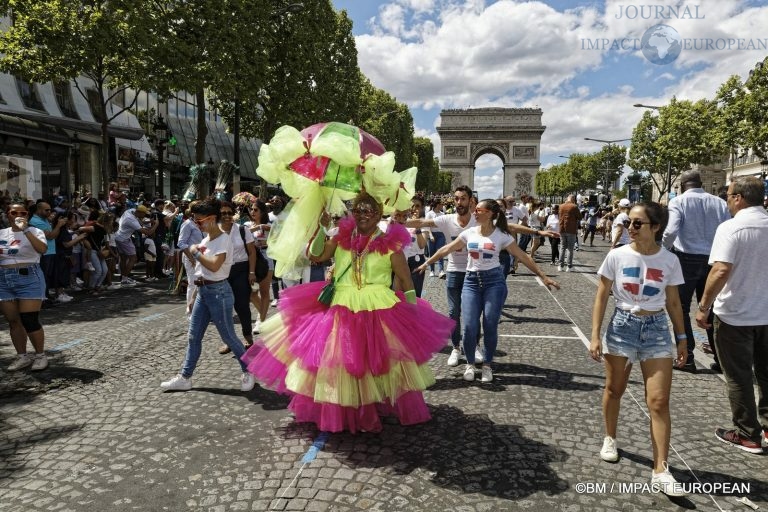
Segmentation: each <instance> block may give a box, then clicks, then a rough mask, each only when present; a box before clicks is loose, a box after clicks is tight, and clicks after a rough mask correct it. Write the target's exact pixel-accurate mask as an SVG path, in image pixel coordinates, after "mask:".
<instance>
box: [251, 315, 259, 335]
mask: <svg viewBox="0 0 768 512" xmlns="http://www.w3.org/2000/svg"><path fill="white" fill-rule="evenodd" d="M251 332H253V334H259V333H260V332H261V320H259V319H256V321H255V322H253V330H252V331H251Z"/></svg>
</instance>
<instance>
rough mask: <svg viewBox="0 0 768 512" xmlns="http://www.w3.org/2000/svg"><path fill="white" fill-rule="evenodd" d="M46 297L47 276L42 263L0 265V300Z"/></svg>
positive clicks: (41, 298) (39, 298) (40, 298)
mask: <svg viewBox="0 0 768 512" xmlns="http://www.w3.org/2000/svg"><path fill="white" fill-rule="evenodd" d="M16 299H28V300H43V299H45V276H44V275H43V271H42V269H41V268H40V265H38V264H37V263H35V264H34V265H30V266H28V267H19V268H2V267H0V301H6V300H16Z"/></svg>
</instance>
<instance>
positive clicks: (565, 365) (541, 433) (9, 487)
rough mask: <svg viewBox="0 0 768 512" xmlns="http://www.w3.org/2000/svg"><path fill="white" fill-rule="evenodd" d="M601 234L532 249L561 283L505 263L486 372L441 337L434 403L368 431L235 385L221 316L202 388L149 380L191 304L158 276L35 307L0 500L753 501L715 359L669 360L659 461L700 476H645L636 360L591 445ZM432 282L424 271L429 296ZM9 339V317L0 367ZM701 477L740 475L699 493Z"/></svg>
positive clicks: (439, 292)
mask: <svg viewBox="0 0 768 512" xmlns="http://www.w3.org/2000/svg"><path fill="white" fill-rule="evenodd" d="M596 244H597V243H596ZM600 245H601V247H599V248H598V247H595V248H585V249H584V250H582V251H580V252H578V253H577V254H576V259H577V266H576V269H575V270H576V271H575V272H572V273H558V272H553V270H554V267H550V266H549V263H548V257H549V251H548V248H544V249H542V251H541V252H540V255H541V256H543V257H545V258H547V261H546V262H544V263H542V268H543V269H544V270H545V271H547V272H548V273H549V274H551V275H553V274H556V275H557V279H558V280H560V281H561V283H562V285H563V289H562V290H560V291H554V292H552V293H551V294H550V293H549V292H548V291H547V290H546V288H544V287H542V286H540V285H539V283H538V282H537V280H536V279H535V278H534V277H533V276H532V275H530V274H529V273H528V271H527V270H526V269H524V268H523V267H521V268H520V269H519V272H518V275H515V276H510V277H509V278H508V283H509V296H508V299H507V303H506V304H505V308H504V313H503V317H502V322H501V325H500V330H499V332H500V340H499V349H498V352H497V356H496V365H495V369H494V381H493V382H492V383H490V384H481V383H480V382H479V381H475V382H472V383H468V382H465V381H464V380H462V378H461V375H462V373H463V365H460V366H458V367H456V368H450V367H447V366H446V365H445V361H446V359H447V357H448V353H449V350H448V348H447V347H446V349H445V350H444V351H443V353H442V354H438V355H437V356H436V357H435V358H434V359H433V360H432V362H431V367H432V368H433V370H434V371H435V374H436V377H437V383H436V384H435V385H434V386H433V387H432V388H430V389H429V390H428V391H427V392H426V394H425V397H426V400H427V402H428V403H429V405H430V408H431V411H432V416H433V419H432V421H430V422H428V423H426V424H423V425H419V426H413V427H402V426H400V425H398V424H397V423H396V422H394V421H389V420H388V421H387V422H386V425H385V427H384V430H383V432H382V433H380V434H358V435H350V434H332V435H327V434H324V433H320V432H317V431H316V430H315V429H314V428H312V427H311V426H310V425H307V424H296V423H294V422H293V420H292V417H291V414H290V413H289V412H288V411H287V410H286V409H285V407H286V405H287V402H288V401H287V399H286V398H285V397H282V396H278V395H275V394H274V393H271V392H269V391H265V390H263V389H261V388H259V387H257V388H256V389H254V390H253V391H252V392H250V393H245V394H243V393H241V392H240V391H239V384H238V377H239V368H238V367H237V365H236V363H235V362H234V361H233V360H232V359H231V357H230V356H220V355H218V354H217V353H216V349H217V347H218V344H219V342H218V337H217V334H216V333H215V329H209V331H208V334H207V335H206V343H205V344H204V350H203V356H202V358H201V361H200V366H199V368H198V371H197V372H196V374H195V378H194V390H193V391H191V392H188V393H161V392H160V391H159V383H160V381H161V380H162V379H164V378H167V377H169V376H171V375H173V374H174V373H175V372H176V371H178V366H179V364H180V363H181V361H182V359H183V353H184V347H185V344H186V336H185V328H186V319H185V317H184V312H183V304H182V301H180V300H179V299H178V298H176V297H169V296H167V295H165V294H163V293H162V292H160V291H159V290H152V291H148V292H146V291H144V290H142V294H139V293H136V294H131V295H129V296H119V297H118V296H114V297H111V296H110V297H107V298H105V299H103V300H101V301H100V302H98V303H95V302H94V301H83V302H82V303H78V304H75V305H74V306H73V308H72V311H71V312H67V315H65V316H64V317H63V318H62V319H61V321H59V322H54V319H53V318H52V316H51V315H54V314H55V313H56V311H54V310H50V311H45V312H44V314H43V323H44V325H45V326H46V334H47V337H48V339H49V340H51V341H49V343H48V345H49V348H51V349H53V350H55V352H51V360H52V361H51V369H50V370H47V371H45V372H41V373H40V374H37V375H34V374H28V373H27V374H25V375H23V376H21V377H19V378H17V377H14V379H15V380H14V382H15V383H16V384H15V385H14V387H13V389H8V388H5V392H3V393H0V503H1V504H2V505H0V509H3V510H9V511H29V510H72V511H86V510H88V511H90V510H212V511H225V510H254V511H261V510H306V511H324V510H327V511H357V510H383V511H402V510H415V511H446V510H451V511H460V512H461V511H496V510H519V509H538V510H568V511H633V510H638V511H642V510H665V511H666V510H669V511H672V510H682V509H696V510H734V511H736V510H744V511H747V510H750V509H749V508H747V507H746V506H745V505H743V504H741V503H738V502H736V501H735V498H736V497H737V496H748V497H749V499H750V500H752V501H753V502H754V503H756V504H758V505H759V506H760V507H761V509H765V508H766V507H768V457H765V456H756V455H750V454H747V453H744V452H741V451H739V450H736V449H733V448H732V447H730V446H726V445H724V444H723V443H720V442H718V441H717V439H716V438H715V436H714V429H715V428H716V427H719V426H728V425H730V412H729V408H728V402H727V399H726V397H725V390H724V385H723V382H722V380H721V379H720V377H719V376H718V375H716V374H713V373H711V372H709V370H706V371H704V370H701V371H700V372H699V373H698V374H695V375H692V374H687V373H681V372H675V374H674V381H673V389H672V397H671V409H672V421H673V430H672V447H673V449H672V452H671V455H670V461H669V462H670V466H671V468H672V472H673V474H674V475H675V476H676V478H677V479H678V480H679V481H681V482H686V483H694V482H700V483H702V484H707V485H704V486H702V487H701V488H700V489H699V490H700V491H701V492H697V493H695V494H693V495H691V496H689V497H688V498H682V499H675V501H672V500H670V499H669V498H667V497H665V496H663V495H659V494H653V493H650V492H648V491H649V490H648V489H644V488H643V487H642V486H641V485H640V484H647V483H650V473H651V460H652V453H651V445H650V439H649V434H648V417H647V415H646V413H645V406H644V404H643V386H642V377H641V375H640V372H639V368H635V369H634V370H633V373H632V376H631V379H630V384H629V386H628V389H627V392H626V394H625V397H624V399H623V400H622V411H621V416H620V421H619V440H618V441H619V447H620V453H621V455H622V458H621V460H620V461H619V462H618V463H617V464H607V463H605V462H602V461H600V459H599V457H598V452H599V450H600V446H601V444H602V438H603V432H602V418H601V413H600V400H601V396H602V385H603V375H604V371H603V368H602V365H600V364H598V363H595V362H594V361H592V360H591V359H589V357H588V354H587V351H586V347H585V345H584V340H585V338H584V335H586V336H587V337H588V336H589V332H590V321H591V309H592V301H593V299H594V292H595V289H596V284H595V283H596V280H595V276H594V272H595V270H596V267H597V265H598V264H599V262H600V261H601V259H602V256H603V255H604V253H605V246H604V245H602V243H601V244H600ZM444 286H445V281H443V280H440V279H437V278H427V279H426V282H425V298H426V299H428V300H429V301H430V302H432V304H433V305H434V307H435V308H436V309H438V310H441V311H445V310H446V303H445V291H444ZM6 332H7V331H6ZM104 332H109V333H111V336H109V337H107V338H106V339H105V337H104V335H103V333H104ZM11 355H12V348H11V347H10V342H9V340H8V337H7V334H5V335H3V336H2V338H0V364H1V365H2V368H3V369H4V368H5V366H7V364H8V363H9V362H10V357H11ZM7 378H8V375H7V374H5V373H4V370H2V369H0V379H2V381H3V382H6V379H7ZM46 382H47V383H48V384H46ZM46 386H47V387H46ZM617 484H622V486H621V487H620V486H618V485H617ZM634 484H637V487H630V485H634ZM710 484H719V485H720V486H722V485H723V484H729V485H730V487H735V488H736V489H727V490H724V489H723V488H722V487H721V488H719V489H718V490H717V492H711V493H708V492H704V491H710V489H709V487H711V485H710ZM747 486H748V487H749V489H748V491H747V490H746V489H745V488H746V487H747ZM734 490H735V491H738V492H737V493H736V494H732V491H734ZM628 491H631V492H628ZM712 491H714V489H712Z"/></svg>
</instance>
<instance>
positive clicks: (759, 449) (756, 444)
mask: <svg viewBox="0 0 768 512" xmlns="http://www.w3.org/2000/svg"><path fill="white" fill-rule="evenodd" d="M715 435H716V436H717V438H718V439H719V440H721V441H722V442H724V443H728V444H732V445H733V446H735V447H736V448H739V449H740V450H744V451H745V452H749V453H763V445H762V444H761V443H760V441H752V440H751V439H747V438H746V437H743V436H742V435H741V434H739V432H738V431H737V430H736V429H731V430H728V429H724V428H718V429H717V430H715Z"/></svg>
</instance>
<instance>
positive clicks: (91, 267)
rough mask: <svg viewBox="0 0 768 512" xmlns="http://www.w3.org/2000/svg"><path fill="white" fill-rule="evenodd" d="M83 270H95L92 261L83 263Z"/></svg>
mask: <svg viewBox="0 0 768 512" xmlns="http://www.w3.org/2000/svg"><path fill="white" fill-rule="evenodd" d="M85 270H89V271H91V272H96V267H94V266H93V263H91V262H90V261H89V262H88V263H86V264H85Z"/></svg>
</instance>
